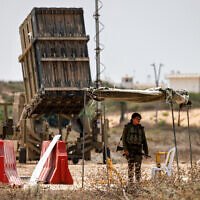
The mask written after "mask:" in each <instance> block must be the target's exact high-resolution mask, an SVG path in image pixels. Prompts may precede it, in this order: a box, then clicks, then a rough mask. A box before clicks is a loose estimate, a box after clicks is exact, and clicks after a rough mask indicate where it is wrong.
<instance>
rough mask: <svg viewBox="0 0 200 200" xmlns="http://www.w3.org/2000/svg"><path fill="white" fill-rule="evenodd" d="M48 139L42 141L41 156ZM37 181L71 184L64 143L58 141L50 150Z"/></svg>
mask: <svg viewBox="0 0 200 200" xmlns="http://www.w3.org/2000/svg"><path fill="white" fill-rule="evenodd" d="M49 144H50V141H44V142H43V143H42V152H41V157H42V156H43V154H44V153H45V151H46V149H47V148H48V146H49ZM38 182H39V183H50V184H73V179H72V176H71V173H70V171H69V168H68V157H67V152H66V144H65V142H63V141H58V142H57V143H56V146H55V147H54V149H53V150H52V151H51V154H50V155H49V157H48V159H47V161H46V163H45V165H44V167H43V169H42V171H41V173H40V176H39V179H38Z"/></svg>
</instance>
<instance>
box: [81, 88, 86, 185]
mask: <svg viewBox="0 0 200 200" xmlns="http://www.w3.org/2000/svg"><path fill="white" fill-rule="evenodd" d="M85 107H86V91H84V109H83V144H82V188H83V187H84V172H85V171H84V170H85V169H84V164H85V163H84V162H85V118H86V114H85Z"/></svg>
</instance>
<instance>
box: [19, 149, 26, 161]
mask: <svg viewBox="0 0 200 200" xmlns="http://www.w3.org/2000/svg"><path fill="white" fill-rule="evenodd" d="M19 163H26V148H25V147H24V148H20V150H19Z"/></svg>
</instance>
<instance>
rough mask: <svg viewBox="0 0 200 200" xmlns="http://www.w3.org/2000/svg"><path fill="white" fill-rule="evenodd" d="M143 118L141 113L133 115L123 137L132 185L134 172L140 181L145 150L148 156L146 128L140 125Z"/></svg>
mask: <svg viewBox="0 0 200 200" xmlns="http://www.w3.org/2000/svg"><path fill="white" fill-rule="evenodd" d="M141 118H142V117H141V115H140V114H139V113H133V114H132V117H131V121H130V122H129V123H128V124H126V125H125V127H124V130H123V135H122V143H123V149H124V153H125V155H126V159H127V161H128V177H129V182H130V183H132V182H133V175H134V171H135V179H136V181H138V182H139V181H140V177H141V163H142V149H143V150H144V153H145V157H146V158H147V155H148V146H147V141H146V137H145V132H144V127H143V126H141V125H140V120H141ZM134 168H135V170H134Z"/></svg>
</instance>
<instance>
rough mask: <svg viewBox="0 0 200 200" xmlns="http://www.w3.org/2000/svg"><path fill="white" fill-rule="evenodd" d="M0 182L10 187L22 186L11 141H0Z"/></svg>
mask: <svg viewBox="0 0 200 200" xmlns="http://www.w3.org/2000/svg"><path fill="white" fill-rule="evenodd" d="M0 182H2V183H8V184H10V185H12V186H19V187H22V186H23V183H22V181H21V179H20V177H19V176H18V173H17V169H16V157H15V152H14V143H13V141H9V140H0Z"/></svg>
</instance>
